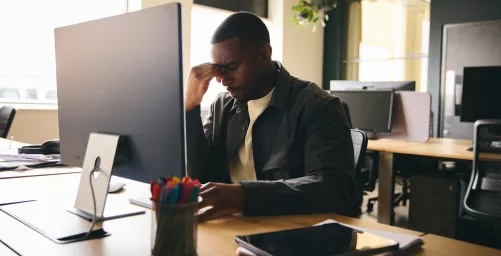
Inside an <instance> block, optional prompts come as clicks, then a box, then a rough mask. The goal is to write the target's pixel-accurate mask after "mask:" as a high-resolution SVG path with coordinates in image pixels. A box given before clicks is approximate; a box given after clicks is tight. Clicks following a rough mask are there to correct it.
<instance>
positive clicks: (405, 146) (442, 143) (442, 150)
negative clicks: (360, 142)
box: [367, 138, 501, 161]
mask: <svg viewBox="0 0 501 256" xmlns="http://www.w3.org/2000/svg"><path fill="white" fill-rule="evenodd" d="M471 145H472V141H471V140H458V139H447V138H430V139H429V140H428V142H425V143H420V142H407V141H401V140H391V139H377V140H369V143H368V145H367V149H368V150H374V151H382V152H390V153H397V154H408V155H417V156H430V157H438V158H450V159H461V160H473V152H472V151H468V150H467V148H468V147H471ZM480 157H481V159H483V160H490V161H501V154H491V153H482V154H481V156H480Z"/></svg>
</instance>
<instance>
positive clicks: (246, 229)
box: [0, 174, 423, 255]
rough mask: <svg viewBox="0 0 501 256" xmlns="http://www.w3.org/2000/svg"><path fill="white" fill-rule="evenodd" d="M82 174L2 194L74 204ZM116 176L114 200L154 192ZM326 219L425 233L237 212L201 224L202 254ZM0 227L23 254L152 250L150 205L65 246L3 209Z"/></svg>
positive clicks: (231, 250)
mask: <svg viewBox="0 0 501 256" xmlns="http://www.w3.org/2000/svg"><path fill="white" fill-rule="evenodd" d="M79 178H80V174H67V175H52V176H38V177H26V178H20V179H4V180H0V199H1V198H2V197H6V196H8V194H11V195H12V194H20V195H32V196H33V197H36V198H37V199H39V200H57V201H58V202H59V203H60V204H61V205H66V206H70V205H72V204H73V203H74V200H75V195H76V191H77V187H78V181H79ZM113 179H114V180H116V181H123V182H125V183H126V184H127V185H126V187H125V190H124V191H123V192H121V193H118V194H111V195H109V199H113V198H114V199H115V200H117V199H118V200H121V201H122V202H124V203H128V198H129V197H132V196H139V197H142V196H148V194H149V193H150V192H149V185H148V184H146V183H140V182H135V181H131V180H126V179H121V178H116V177H114V178H113ZM27 188H28V189H27ZM7 191H8V194H7V193H6V192H7ZM34 193H36V195H33V194H34ZM141 209H144V208H141ZM326 219H334V220H336V221H339V222H343V223H347V224H350V225H356V226H361V227H367V228H373V229H382V230H387V231H393V232H402V233H406V234H414V235H423V233H421V232H415V231H411V230H406V229H401V228H397V227H392V226H388V225H383V224H379V223H374V222H367V221H363V220H360V219H353V218H349V217H344V216H339V215H334V214H313V215H298V216H282V217H255V218H246V217H243V216H231V217H227V218H223V219H219V220H214V221H211V222H208V223H203V224H199V227H198V252H199V254H200V255H234V254H235V252H236V249H237V244H236V243H235V242H234V237H235V235H238V234H244V235H245V234H251V233H258V232H266V231H275V230H281V229H290V228H298V227H304V226H310V225H313V224H316V223H319V222H321V221H324V220H326ZM55 225H57V224H55ZM0 226H1V227H2V228H1V229H0V240H2V241H4V242H5V243H6V244H8V245H9V246H10V247H12V248H13V249H14V250H16V251H18V252H19V253H20V254H21V255H39V254H40V252H44V254H47V255H148V253H149V250H150V238H151V235H150V229H151V210H149V209H146V214H144V215H139V216H133V217H127V218H121V219H115V220H109V221H105V222H104V224H103V228H104V229H105V230H107V231H109V232H110V233H111V236H109V237H106V238H104V239H96V240H91V241H85V242H77V243H71V244H65V245H60V244H56V243H54V242H52V241H50V240H49V239H47V238H45V237H44V236H42V235H40V234H39V233H37V232H36V231H34V230H32V229H31V228H29V227H27V226H25V225H24V224H22V223H20V222H18V221H16V220H15V219H13V218H11V217H10V216H8V215H6V214H5V213H3V212H1V211H0ZM27 241H29V243H28V242H27Z"/></svg>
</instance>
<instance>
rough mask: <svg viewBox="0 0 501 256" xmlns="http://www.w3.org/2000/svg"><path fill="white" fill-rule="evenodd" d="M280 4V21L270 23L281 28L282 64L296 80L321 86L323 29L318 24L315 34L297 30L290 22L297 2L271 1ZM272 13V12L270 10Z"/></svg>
mask: <svg viewBox="0 0 501 256" xmlns="http://www.w3.org/2000/svg"><path fill="white" fill-rule="evenodd" d="M274 1H277V2H282V7H281V8H282V10H283V15H282V19H281V20H279V19H273V17H272V23H274V24H276V26H281V27H282V32H281V33H282V62H283V64H284V66H285V68H286V69H287V70H288V71H289V72H290V73H291V74H292V75H293V76H296V77H298V78H301V79H304V80H308V81H311V82H314V83H316V84H317V85H319V86H322V70H323V66H322V63H323V48H324V28H323V27H322V25H320V24H318V25H317V29H316V31H315V32H312V29H311V28H304V29H301V28H298V27H296V26H295V25H294V24H293V23H292V22H291V19H292V11H291V10H292V5H294V4H296V3H297V2H298V1H297V0H283V1H280V0H272V1H270V2H274ZM272 12H273V10H272Z"/></svg>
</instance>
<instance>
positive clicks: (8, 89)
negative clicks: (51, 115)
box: [0, 0, 127, 104]
mask: <svg viewBox="0 0 501 256" xmlns="http://www.w3.org/2000/svg"><path fill="white" fill-rule="evenodd" d="M126 9H127V0H105V1H103V0H44V1H40V0H27V1H18V0H6V1H0V35H1V40H0V102H4V103H5V102H7V103H37V104H39V103H48V104H55V103H56V102H57V92H56V63H55V53H54V52H55V51H54V28H57V27H61V26H66V25H70V24H75V23H79V22H84V21H88V20H93V19H98V18H103V17H107V16H112V15H117V14H121V13H124V12H126Z"/></svg>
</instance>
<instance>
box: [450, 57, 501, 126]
mask: <svg viewBox="0 0 501 256" xmlns="http://www.w3.org/2000/svg"><path fill="white" fill-rule="evenodd" d="M500 96H501V66H489V67H465V68H464V69H463V94H462V97H461V116H460V121H461V122H475V121H477V120H479V119H501V99H500Z"/></svg>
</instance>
